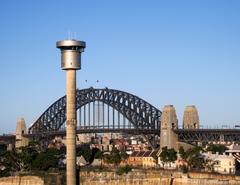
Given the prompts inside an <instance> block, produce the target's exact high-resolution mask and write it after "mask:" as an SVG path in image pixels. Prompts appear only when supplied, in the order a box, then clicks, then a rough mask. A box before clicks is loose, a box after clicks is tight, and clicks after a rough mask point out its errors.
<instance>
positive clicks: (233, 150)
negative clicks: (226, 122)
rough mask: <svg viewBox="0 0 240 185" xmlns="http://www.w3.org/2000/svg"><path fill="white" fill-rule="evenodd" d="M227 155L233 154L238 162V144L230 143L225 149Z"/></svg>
mask: <svg viewBox="0 0 240 185" xmlns="http://www.w3.org/2000/svg"><path fill="white" fill-rule="evenodd" d="M225 152H226V154H228V155H229V156H233V157H234V158H235V159H236V160H237V161H238V162H239V163H240V145H238V144H232V145H230V146H229V147H228V150H226V151H225Z"/></svg>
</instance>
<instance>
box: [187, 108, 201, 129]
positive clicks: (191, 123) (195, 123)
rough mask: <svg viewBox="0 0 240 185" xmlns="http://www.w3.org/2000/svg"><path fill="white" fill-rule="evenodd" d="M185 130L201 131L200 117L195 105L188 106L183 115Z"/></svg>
mask: <svg viewBox="0 0 240 185" xmlns="http://www.w3.org/2000/svg"><path fill="white" fill-rule="evenodd" d="M183 128H184V129H199V117H198V111H197V108H196V107H195V105H189V106H186V108H185V111H184V115H183Z"/></svg>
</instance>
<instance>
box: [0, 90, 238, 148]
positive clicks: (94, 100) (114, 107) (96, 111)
mask: <svg viewBox="0 0 240 185" xmlns="http://www.w3.org/2000/svg"><path fill="white" fill-rule="evenodd" d="M76 109H77V113H78V127H77V133H78V134H80V133H126V134H131V135H142V136H143V137H145V139H146V140H147V141H148V143H149V144H150V145H151V146H152V147H153V148H154V147H157V143H159V142H158V140H159V136H160V132H161V129H160V128H161V119H160V118H161V114H162V112H161V111H160V110H159V109H157V108H156V107H154V106H153V105H151V104H150V103H148V102H146V101H145V100H143V99H141V98H139V97H138V96H136V95H133V94H130V93H127V92H124V91H120V90H114V89H108V88H105V89H95V88H93V87H91V88H88V89H82V90H77V93H76ZM65 124H66V96H63V97H61V98H60V99H58V100H57V101H56V102H54V103H53V104H52V105H50V106H49V107H48V108H47V110H46V111H44V112H43V114H42V115H41V116H40V117H39V118H38V119H37V121H35V122H34V123H33V124H32V125H31V127H30V128H29V129H28V133H25V134H24V136H25V137H28V138H32V139H39V138H41V139H46V140H47V139H49V138H54V137H55V136H65V134H66V131H65V128H66V125H65ZM172 130H173V132H174V133H175V134H176V135H177V136H178V140H179V141H182V142H186V143H196V142H209V141H231V142H232V141H239V140H240V129H178V128H174V129H172ZM14 137H15V136H14V135H12V136H6V135H5V136H0V142H3V141H7V140H14Z"/></svg>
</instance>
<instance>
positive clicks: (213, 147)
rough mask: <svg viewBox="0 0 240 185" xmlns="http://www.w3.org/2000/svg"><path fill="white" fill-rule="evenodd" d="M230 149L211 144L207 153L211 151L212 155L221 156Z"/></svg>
mask: <svg viewBox="0 0 240 185" xmlns="http://www.w3.org/2000/svg"><path fill="white" fill-rule="evenodd" d="M227 149H228V148H227V147H226V146H225V145H220V144H219V145H214V144H210V145H208V146H207V149H206V150H207V151H211V152H212V153H214V154H215V153H217V152H218V153H219V154H223V153H224V152H225V151H226V150H227Z"/></svg>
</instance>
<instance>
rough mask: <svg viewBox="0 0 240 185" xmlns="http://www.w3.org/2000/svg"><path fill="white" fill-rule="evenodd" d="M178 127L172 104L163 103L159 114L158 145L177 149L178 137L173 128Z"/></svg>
mask: <svg viewBox="0 0 240 185" xmlns="http://www.w3.org/2000/svg"><path fill="white" fill-rule="evenodd" d="M177 128H178V120H177V115H176V110H175V108H174V106H173V105H165V106H164V108H163V111H162V116H161V134H160V147H161V148H163V147H165V146H167V147H168V148H169V149H170V148H174V149H175V150H178V144H177V141H178V138H177V135H176V134H175V133H174V132H173V129H177Z"/></svg>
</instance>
